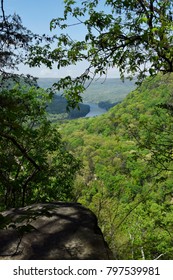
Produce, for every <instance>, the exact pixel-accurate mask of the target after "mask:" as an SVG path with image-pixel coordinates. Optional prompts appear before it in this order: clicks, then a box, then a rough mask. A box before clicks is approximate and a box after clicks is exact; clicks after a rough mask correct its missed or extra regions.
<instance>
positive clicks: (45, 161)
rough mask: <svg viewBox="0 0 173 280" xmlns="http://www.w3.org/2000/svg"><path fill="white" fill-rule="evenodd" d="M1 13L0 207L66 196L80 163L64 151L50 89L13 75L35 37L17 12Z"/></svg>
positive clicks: (65, 198)
mask: <svg viewBox="0 0 173 280" xmlns="http://www.w3.org/2000/svg"><path fill="white" fill-rule="evenodd" d="M1 11H2V16H0V46H1V50H0V127H1V130H0V209H1V210H3V209H6V208H10V207H19V206H24V205H26V204H29V203H32V202H36V201H50V200H51V201H52V200H68V199H70V198H71V196H72V192H71V190H72V186H73V178H74V176H75V173H76V171H77V170H78V169H79V162H78V161H77V160H75V159H74V157H73V156H72V155H71V154H70V153H69V152H68V151H67V149H66V147H65V144H64V143H63V142H62V140H61V136H60V134H59V133H58V131H57V130H56V129H55V128H54V127H53V125H52V124H51V123H50V122H49V120H48V116H47V113H46V106H47V102H48V101H49V100H50V98H51V95H52V94H51V93H50V92H49V93H48V92H45V91H44V90H41V89H38V88H37V86H36V83H35V79H34V78H32V77H30V76H24V75H17V74H15V73H14V70H15V69H17V66H18V64H20V63H25V61H26V57H27V54H28V49H29V48H30V47H31V45H32V44H33V43H34V42H35V40H37V42H39V43H40V42H41V41H42V40H44V41H45V40H46V41H51V40H52V39H49V38H48V37H46V36H45V35H44V36H43V37H41V36H38V35H35V34H33V33H32V32H31V31H29V30H28V29H27V28H25V27H23V25H22V22H21V19H20V17H19V16H17V15H13V16H6V15H5V11H4V9H3V1H2V0H1Z"/></svg>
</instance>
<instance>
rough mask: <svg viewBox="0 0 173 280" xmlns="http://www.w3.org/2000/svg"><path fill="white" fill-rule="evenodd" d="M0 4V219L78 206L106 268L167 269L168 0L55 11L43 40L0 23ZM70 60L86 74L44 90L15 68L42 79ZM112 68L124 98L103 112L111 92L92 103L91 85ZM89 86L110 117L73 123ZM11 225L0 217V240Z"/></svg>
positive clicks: (74, 4) (7, 18)
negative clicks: (89, 218)
mask: <svg viewBox="0 0 173 280" xmlns="http://www.w3.org/2000/svg"><path fill="white" fill-rule="evenodd" d="M4 2H5V0H4V1H3V0H1V2H0V3H1V7H0V10H1V14H0V211H1V212H2V211H4V210H7V209H10V208H18V207H23V206H26V205H30V204H33V203H38V202H54V201H66V202H69V201H70V202H79V203H81V204H82V205H84V206H86V207H87V208H89V209H91V210H92V211H93V212H94V213H95V215H96V216H97V219H98V223H99V227H100V228H101V231H102V233H103V236H104V238H105V240H106V241H107V243H108V245H109V247H110V249H111V250H112V252H113V256H114V259H119V260H125V259H127V260H134V259H136V260H147V259H149V260H166V259H169V260H172V259H173V186H172V183H173V20H172V13H173V3H172V0H166V1H160V0H141V1H133V0H129V1H126V0H122V1H120V0H116V1H113V0H104V1H103V2H104V7H105V9H103V10H102V9H101V8H102V7H100V6H99V1H97V0H96V1H90V0H86V1H74V0H64V1H63V2H64V12H63V17H60V18H54V19H52V20H51V22H50V30H51V31H52V30H57V29H58V30H59V31H61V33H60V35H52V36H47V35H45V34H43V35H40V34H34V33H33V32H32V31H30V30H28V29H27V27H24V26H23V24H22V20H21V18H20V16H19V15H16V14H14V15H7V14H6V11H5V8H4ZM122 15H123V16H122ZM71 19H73V22H72V23H71V21H70V20H71ZM75 20H76V22H75ZM74 22H75V23H74ZM78 25H82V26H83V27H84V30H85V32H84V37H83V38H81V40H76V39H72V38H71V37H70V36H69V35H68V28H69V27H70V28H73V27H74V26H78ZM59 31H57V34H58V32H59ZM81 61H87V62H88V66H87V67H86V69H85V70H84V71H82V70H81V74H80V75H77V76H76V77H73V76H70V75H67V76H65V77H63V78H60V79H57V81H54V83H53V85H51V87H50V88H47V89H46V88H45V86H44V85H43V86H42V87H41V86H38V81H37V78H35V77H33V76H31V75H24V74H23V73H18V72H17V70H18V66H19V65H20V64H23V65H28V66H29V67H31V68H32V67H36V66H37V67H42V66H44V67H47V68H48V69H50V70H51V69H52V67H53V65H55V64H56V67H57V70H58V69H61V68H64V67H65V68H66V67H67V69H68V67H69V66H71V65H73V66H76V67H78V63H80V62H81ZM115 67H116V69H118V70H119V73H120V78H121V80H125V82H126V83H127V84H128V83H129V84H128V85H129V87H128V89H127V91H126V92H124V96H123V95H122V98H120V99H117V100H116V99H114V101H113V98H114V96H113V95H114V92H111V96H112V97H110V98H106V97H105V98H102V97H99V99H98V98H97V94H98V95H100V96H103V95H104V94H105V96H107V92H106V90H105V91H104V90H103V91H102V92H101V93H100V90H98V86H97V82H96V83H94V82H95V81H97V79H98V77H101V78H103V76H104V79H105V80H106V78H107V74H108V71H109V69H110V68H111V69H113V68H115ZM126 79H129V82H127V81H126ZM133 81H134V82H135V83H136V86H135V87H134V82H133ZM91 85H94V87H95V94H94V95H93V96H92V97H91V96H90V93H89V94H88V96H89V97H88V98H89V99H88V100H91V101H92V102H95V103H97V104H99V106H101V107H104V108H105V107H106V108H107V109H109V110H108V111H107V112H106V113H104V114H102V115H100V116H97V117H92V118H76V117H78V113H79V112H80V111H78V109H79V108H82V109H81V111H82V112H84V115H85V114H87V112H88V110H89V108H88V106H87V105H84V104H82V102H84V101H85V102H86V100H87V97H86V96H87V92H89V88H90V86H91ZM120 88H121V86H120V84H118V85H117V89H118V91H119V90H120ZM117 89H115V92H116V91H117ZM129 91H130V93H128V94H127V92H129ZM57 92H61V94H62V96H58V95H56V93H57ZM116 94H117V92H116ZM64 101H65V102H64ZM99 101H100V103H99ZM120 101H121V102H120ZM61 102H62V103H61ZM112 103H115V104H114V105H115V106H113V107H112V108H110V107H111V106H112V105H111V104H112ZM62 104H63V105H62ZM64 104H65V106H64ZM58 106H59V108H58ZM59 109H61V110H62V111H61V112H60V113H62V115H61V116H60V117H59ZM57 110H58V111H57ZM57 112H58V114H57ZM50 113H51V114H50ZM73 113H74V114H75V116H73V115H72V114H73ZM70 114H71V115H70ZM79 114H81V113H79ZM79 116H81V115H79ZM73 118H75V119H73ZM10 226H13V227H15V225H14V224H12V225H11V221H9V220H8V218H4V216H3V215H2V214H1V213H0V229H1V230H6V229H7V228H8V227H10Z"/></svg>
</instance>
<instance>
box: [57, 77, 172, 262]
mask: <svg viewBox="0 0 173 280" xmlns="http://www.w3.org/2000/svg"><path fill="white" fill-rule="evenodd" d="M172 93H173V75H172V74H167V75H161V74H160V75H157V76H156V77H155V78H147V80H146V81H145V82H143V84H142V86H140V87H139V88H138V89H137V90H135V91H132V92H131V93H130V94H129V95H128V96H127V97H126V98H125V99H124V101H123V102H122V103H121V104H118V105H117V106H115V107H114V108H112V109H110V111H109V112H107V113H106V114H104V115H102V116H99V117H95V118H90V119H80V120H73V121H70V122H67V123H65V124H61V126H60V127H59V130H60V132H61V134H62V135H63V139H64V140H65V141H66V143H67V146H68V148H69V149H70V150H71V151H73V153H74V155H75V156H76V157H78V158H79V159H80V160H81V161H82V163H83V168H82V169H81V170H80V174H78V176H77V179H76V181H75V184H74V185H75V188H74V196H75V199H76V200H77V201H79V202H81V203H82V204H84V205H86V206H87V207H89V208H90V209H92V210H93V211H94V212H95V214H96V215H97V217H98V219H99V224H100V227H101V229H102V231H103V234H104V236H105V237H106V239H107V241H108V243H109V245H110V247H111V249H112V250H113V252H114V256H115V258H118V259H172V258H173V247H172V242H173V234H172V232H173V188H172V182H173V174H172V171H173V163H172V152H173V133H172V132H173V115H172V114H173V94H172Z"/></svg>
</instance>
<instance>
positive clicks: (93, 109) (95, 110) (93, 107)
mask: <svg viewBox="0 0 173 280" xmlns="http://www.w3.org/2000/svg"><path fill="white" fill-rule="evenodd" d="M87 105H89V106H90V112H89V113H88V114H87V115H86V116H85V118H90V117H95V116H99V115H101V114H103V113H105V112H106V110H105V109H103V108H100V107H99V106H98V105H97V104H92V103H87Z"/></svg>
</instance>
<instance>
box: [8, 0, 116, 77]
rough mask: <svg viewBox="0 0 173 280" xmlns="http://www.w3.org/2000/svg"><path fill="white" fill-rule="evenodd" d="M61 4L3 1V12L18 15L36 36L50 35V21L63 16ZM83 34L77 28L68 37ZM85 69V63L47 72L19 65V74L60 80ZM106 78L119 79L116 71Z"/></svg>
mask: <svg viewBox="0 0 173 280" xmlns="http://www.w3.org/2000/svg"><path fill="white" fill-rule="evenodd" d="M101 1H102V0H101ZM101 1H100V2H101ZM63 2H64V1H63V0H4V10H5V14H6V15H8V14H14V13H16V14H18V15H19V16H20V17H21V19H22V23H23V25H24V26H25V27H27V28H28V29H30V30H31V31H32V32H34V33H37V34H52V33H51V32H50V29H49V25H50V21H51V20H52V19H53V18H58V17H62V16H63V9H64V3H63ZM79 2H80V1H79ZM103 2H104V1H103ZM71 20H73V19H71ZM56 32H58V30H56V31H55V30H54V31H53V33H55V34H56ZM83 33H84V30H83V29H81V28H79V27H77V28H76V27H75V28H71V30H70V35H71V36H72V37H73V38H76V39H78V38H80V36H82V35H83ZM86 67H87V62H81V63H80V64H78V65H76V66H70V67H69V66H68V67H67V68H63V69H60V70H58V69H56V67H54V68H53V69H52V70H49V69H48V68H46V67H45V66H41V67H40V68H29V67H28V66H23V65H20V67H19V72H20V73H23V74H31V75H33V76H36V77H50V78H51V77H52V78H53V77H55V78H57V77H58V78H60V77H64V76H66V75H71V76H76V75H80V73H81V70H85V68H86ZM108 77H109V78H113V77H119V73H118V71H117V69H110V70H109V72H108Z"/></svg>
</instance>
